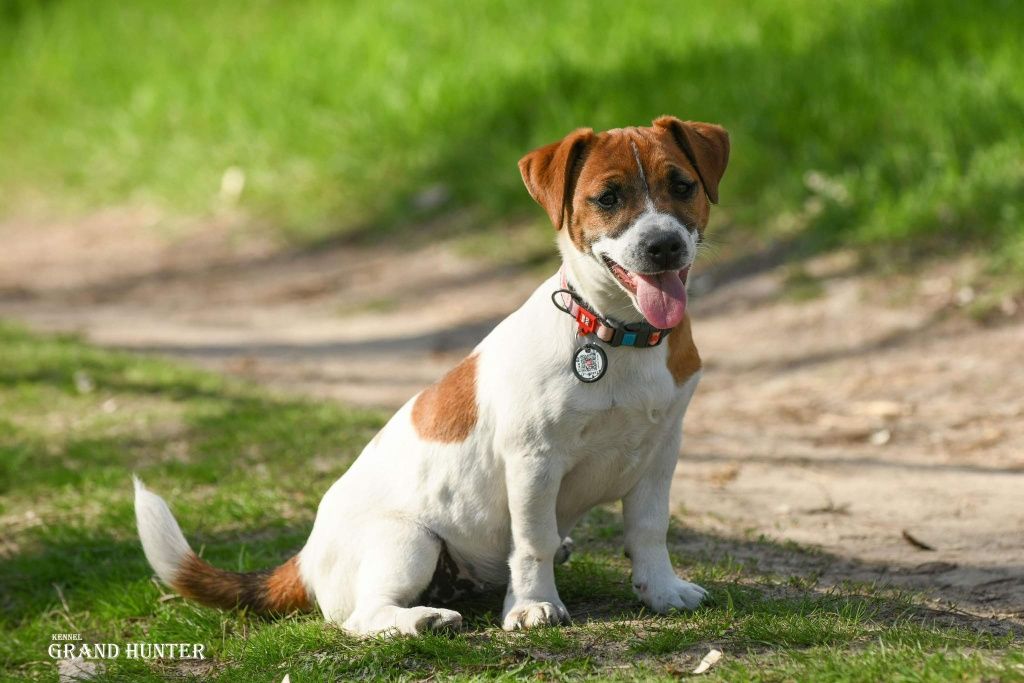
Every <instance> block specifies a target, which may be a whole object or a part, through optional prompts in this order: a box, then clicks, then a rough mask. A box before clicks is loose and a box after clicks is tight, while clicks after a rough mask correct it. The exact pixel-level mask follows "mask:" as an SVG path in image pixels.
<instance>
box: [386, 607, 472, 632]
mask: <svg viewBox="0 0 1024 683" xmlns="http://www.w3.org/2000/svg"><path fill="white" fill-rule="evenodd" d="M396 621H397V624H396V626H397V627H398V632H399V633H403V634H405V635H410V636H418V635H421V634H423V633H426V632H427V631H451V632H455V631H458V630H460V629H461V628H462V615H461V614H459V613H458V612H455V611H452V610H450V609H440V608H436V607H410V608H409V609H406V610H403V611H402V613H401V614H400V615H399V616H398V619H397V620H396Z"/></svg>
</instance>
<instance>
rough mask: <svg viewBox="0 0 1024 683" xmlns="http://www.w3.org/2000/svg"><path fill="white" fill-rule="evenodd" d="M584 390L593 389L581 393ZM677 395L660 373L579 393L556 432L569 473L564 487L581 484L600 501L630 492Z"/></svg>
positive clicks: (667, 426) (653, 451) (666, 428)
mask: <svg viewBox="0 0 1024 683" xmlns="http://www.w3.org/2000/svg"><path fill="white" fill-rule="evenodd" d="M665 374H666V376H667V373H665ZM588 389H593V387H589V386H588V387H581V388H580V389H579V391H580V392H586V391H587V390H588ZM677 396H678V392H677V391H676V387H675V385H674V383H672V382H671V381H670V378H667V377H662V376H660V375H653V376H643V377H642V379H638V378H636V377H634V378H633V381H629V382H628V383H627V382H623V383H622V384H620V385H619V386H613V385H608V386H607V387H605V388H604V390H603V391H602V392H601V393H599V394H598V393H596V392H588V393H585V395H584V396H583V397H580V396H578V395H577V396H576V400H575V401H574V402H573V403H574V406H575V407H572V406H567V408H566V412H565V414H564V415H563V418H562V420H561V424H560V426H559V428H558V432H559V434H558V440H559V441H560V442H561V443H560V445H561V450H562V452H564V453H565V457H566V459H567V463H566V465H567V470H568V471H569V473H570V474H569V476H568V477H567V481H566V483H567V484H569V485H570V486H571V485H572V484H573V483H574V481H575V482H576V483H577V484H582V487H581V490H582V491H590V492H592V493H593V494H594V495H595V496H597V497H598V498H600V499H606V498H614V497H618V496H620V495H622V494H623V493H624V489H628V488H631V487H632V485H633V483H634V482H635V481H636V479H637V478H638V477H639V475H640V474H641V473H642V471H643V470H644V469H646V467H647V465H648V464H649V463H650V459H651V458H652V457H654V456H655V454H656V453H657V452H658V450H659V448H660V447H661V445H662V443H663V442H664V441H665V438H666V436H667V435H668V434H669V433H670V431H671V427H672V425H670V424H669V422H670V421H671V420H672V416H673V415H674V411H673V410H672V408H673V406H674V403H675V401H676V399H677ZM677 428H678V426H677Z"/></svg>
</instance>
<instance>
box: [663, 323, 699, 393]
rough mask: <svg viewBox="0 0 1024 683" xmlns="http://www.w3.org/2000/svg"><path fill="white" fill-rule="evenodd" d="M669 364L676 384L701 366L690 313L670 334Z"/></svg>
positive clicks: (690, 375)
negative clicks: (691, 328)
mask: <svg viewBox="0 0 1024 683" xmlns="http://www.w3.org/2000/svg"><path fill="white" fill-rule="evenodd" d="M667 365H668V371H669V372H671V373H672V378H673V379H674V380H675V381H676V386H679V385H682V384H684V383H685V382H686V380H688V379H690V378H691V377H693V375H694V374H695V373H696V372H697V371H698V370H700V368H701V362H700V354H699V353H698V352H697V345H696V344H694V343H693V334H692V332H691V330H690V316H689V315H687V316H685V317H684V318H683V322H681V323H679V324H678V325H676V328H675V329H674V330H672V333H671V334H670V335H668V362H667Z"/></svg>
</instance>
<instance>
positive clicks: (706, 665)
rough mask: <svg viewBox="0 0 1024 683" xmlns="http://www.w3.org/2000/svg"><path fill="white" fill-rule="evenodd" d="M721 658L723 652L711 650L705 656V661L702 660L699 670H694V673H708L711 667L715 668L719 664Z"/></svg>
mask: <svg viewBox="0 0 1024 683" xmlns="http://www.w3.org/2000/svg"><path fill="white" fill-rule="evenodd" d="M721 658H722V651H721V650H711V651H710V652H708V653H707V654H706V655H704V659H702V660H700V664H698V665H697V668H696V669H694V670H693V673H695V674H702V673H706V672H707V671H708V670H709V669H710V668H711V667H713V666H714V665H715V664H718V660H720V659H721Z"/></svg>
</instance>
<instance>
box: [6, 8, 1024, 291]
mask: <svg viewBox="0 0 1024 683" xmlns="http://www.w3.org/2000/svg"><path fill="white" fill-rule="evenodd" d="M1022 22H1024V5H1022V4H1021V3H1019V2H1015V1H1014V0H981V1H979V2H975V3H964V2H957V1H955V0H934V1H925V0H867V1H864V0H841V1H837V2H827V3H822V2H815V1H813V0H771V1H769V2H759V3H748V2H739V1H738V0H727V1H725V2H716V3H656V2H631V3H621V2H612V1H611V0H607V1H604V2H588V1H585V0H545V1H544V2H540V1H539V0H537V1H535V2H507V1H503V0H490V1H487V2H478V3H456V2H452V1H450V0H432V1H430V2H421V3H354V2H330V1H329V0H305V1H302V2H289V3H274V2H250V3H240V2H228V1H225V0H214V1H212V2H202V3H199V2H177V3H165V2H157V1H156V0H140V1H139V2H133V3H123V2H115V1H114V0H96V1H95V2H79V1H76V0H53V1H51V2H45V3H43V2H33V1H31V0H6V2H4V3H3V4H2V5H0V72H3V73H4V78H3V79H0V103H2V104H0V148H2V149H3V150H4V154H3V155H2V156H0V205H6V206H8V207H16V206H19V205H22V204H23V203H24V202H26V201H29V200H31V199H32V198H39V197H41V196H45V197H46V200H45V201H46V202H47V203H53V202H56V203H58V204H63V205H66V206H70V207H74V210H82V209H83V208H85V207H92V206H102V205H105V204H111V203H114V204H122V203H139V204H147V205H149V204H156V205H158V206H161V207H163V208H164V209H165V210H166V211H167V212H168V213H170V214H182V213H185V214H195V215H208V214H217V213H219V212H222V211H224V210H225V209H231V210H235V209H240V210H241V211H243V212H244V214H245V215H246V216H248V217H249V218H250V219H251V220H252V221H254V222H257V223H264V224H268V225H272V226H274V229H276V230H280V231H282V232H283V233H284V234H286V235H289V236H291V237H293V238H297V239H300V240H309V239H316V238H319V237H323V236H327V235H334V234H339V233H349V234H351V233H354V232H362V233H366V234H369V235H372V236H380V235H382V234H383V233H382V231H384V230H386V229H387V228H389V227H390V228H395V227H396V226H409V225H417V224H419V222H420V221H419V219H420V218H423V217H424V216H429V215H432V214H436V213H438V212H441V213H444V214H446V215H448V216H450V217H451V218H450V220H448V221H445V223H446V224H449V225H455V226H456V227H458V228H459V229H462V230H465V231H467V232H471V233H475V232H478V231H479V230H480V227H479V226H480V225H481V224H494V222H493V221H491V219H493V218H494V217H496V216H502V217H505V216H512V217H515V216H529V217H530V218H531V219H532V220H535V221H536V223H537V225H538V229H546V228H542V227H540V226H541V224H542V220H541V219H540V216H541V214H540V212H539V211H538V210H536V209H535V208H534V207H532V206H531V204H530V200H529V199H528V197H527V195H526V193H525V191H524V190H523V189H522V187H521V184H520V181H519V178H518V173H517V170H516V165H515V162H516V160H517V159H518V158H519V156H520V155H521V154H523V153H524V152H525V151H527V150H529V149H530V148H532V147H534V146H537V145H539V144H542V143H546V142H549V141H551V140H554V139H556V138H557V137H559V136H561V135H562V134H564V133H566V132H567V131H569V130H571V129H572V128H574V127H577V126H582V125H588V126H593V127H595V128H608V127H616V126H620V125H624V124H645V123H647V122H649V121H650V120H651V119H652V118H653V117H655V116H657V115H659V114H663V113H674V114H678V115H681V116H683V117H685V118H692V119H698V120H710V121H717V122H721V123H723V124H724V125H726V126H727V127H728V128H729V129H730V130H731V131H732V136H733V146H734V154H733V162H732V165H731V167H730V169H729V172H728V174H727V176H726V180H725V182H724V185H723V189H722V196H723V204H722V211H721V213H720V216H719V219H718V223H719V225H725V226H732V227H738V228H741V229H745V230H747V231H752V232H755V233H757V234H760V235H765V236H768V237H771V238H791V237H794V236H800V237H803V238H806V239H807V240H808V242H809V243H810V244H814V245H819V246H828V245H832V244H836V243H840V242H841V243H846V244H851V243H852V244H862V245H865V244H866V245H879V246H880V247H881V248H882V249H883V250H887V251H892V250H893V249H899V248H902V246H903V245H908V244H910V245H918V246H920V245H926V246H928V247H937V248H939V249H945V248H949V247H951V246H955V247H957V248H961V247H963V246H964V245H967V246H969V247H977V248H984V249H985V250H986V251H987V252H991V253H993V254H994V256H993V258H992V261H991V263H992V267H993V268H995V269H997V270H1000V271H1002V272H1005V271H1007V270H1009V271H1013V272H1020V271H1022V270H1024V239H1022V238H1021V234H1022V231H1021V220H1022V216H1021V207H1020V197H1021V196H1022V195H1024V161H1022V159H1024V133H1022V130H1021V127H1020V125H1019V123H1020V121H1021V120H1024V75H1022V72H1021V70H1020V68H1019V65H1020V64H1021V63H1022V61H1024V47H1022V43H1021V41H1020V31H1019V28H1018V27H1019V26H1020V25H1021V24H1022ZM227 169H238V170H240V171H241V172H242V174H243V175H244V180H245V182H244V189H243V190H242V191H241V193H240V195H238V193H237V192H234V191H230V188H227V189H228V190H229V191H227V192H221V188H222V182H223V179H224V176H225V172H226V171H227ZM229 175H233V176H235V178H236V179H237V178H238V177H239V175H238V173H237V171H235V172H232V174H229ZM229 184H230V183H229ZM235 189H237V187H236V188H235ZM425 191H426V192H425ZM236 200H237V206H236V204H235V201H236ZM499 223H500V221H499Z"/></svg>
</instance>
